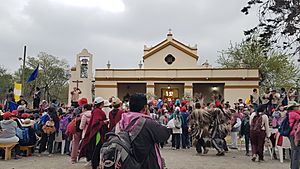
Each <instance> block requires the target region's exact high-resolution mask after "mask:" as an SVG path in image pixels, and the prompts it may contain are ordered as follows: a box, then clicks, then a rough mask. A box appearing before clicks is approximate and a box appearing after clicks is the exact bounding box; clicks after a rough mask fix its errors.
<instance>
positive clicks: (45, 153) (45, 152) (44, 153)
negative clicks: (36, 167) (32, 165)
mask: <svg viewBox="0 0 300 169" xmlns="http://www.w3.org/2000/svg"><path fill="white" fill-rule="evenodd" d="M41 154H42V155H49V152H47V151H44V152H42V153H41Z"/></svg>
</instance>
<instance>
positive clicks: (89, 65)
mask: <svg viewBox="0 0 300 169" xmlns="http://www.w3.org/2000/svg"><path fill="white" fill-rule="evenodd" d="M92 81H93V55H92V54H91V53H89V52H88V50H87V49H82V51H81V52H80V53H78V54H77V56H76V65H75V66H74V67H72V68H71V78H70V80H69V93H68V94H69V97H68V98H69V99H68V105H69V104H70V103H71V91H73V88H74V87H78V88H79V89H80V90H81V94H80V95H79V98H83V97H84V98H87V100H88V102H89V103H91V102H92V88H93V82H92Z"/></svg>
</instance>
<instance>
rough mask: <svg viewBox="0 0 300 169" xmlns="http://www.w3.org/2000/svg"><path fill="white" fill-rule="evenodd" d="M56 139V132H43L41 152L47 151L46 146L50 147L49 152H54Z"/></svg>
mask: <svg viewBox="0 0 300 169" xmlns="http://www.w3.org/2000/svg"><path fill="white" fill-rule="evenodd" d="M54 139H55V133H52V134H49V135H48V134H46V133H44V132H43V133H42V138H41V143H40V149H39V153H41V152H44V151H46V146H47V148H48V152H49V153H52V149H53V141H54Z"/></svg>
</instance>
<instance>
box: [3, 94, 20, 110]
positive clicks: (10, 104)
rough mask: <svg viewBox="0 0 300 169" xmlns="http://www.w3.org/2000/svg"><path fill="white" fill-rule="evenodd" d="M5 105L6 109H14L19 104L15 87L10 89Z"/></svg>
mask: <svg viewBox="0 0 300 169" xmlns="http://www.w3.org/2000/svg"><path fill="white" fill-rule="evenodd" d="M4 107H5V108H4V111H12V110H14V107H17V105H15V94H14V90H13V89H8V94H7V95H6V102H5V106H4Z"/></svg>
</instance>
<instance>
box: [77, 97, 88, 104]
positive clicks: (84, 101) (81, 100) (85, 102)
mask: <svg viewBox="0 0 300 169" xmlns="http://www.w3.org/2000/svg"><path fill="white" fill-rule="evenodd" d="M87 103H88V100H87V99H86V98H81V99H80V100H79V101H78V104H79V106H82V105H84V104H87Z"/></svg>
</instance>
